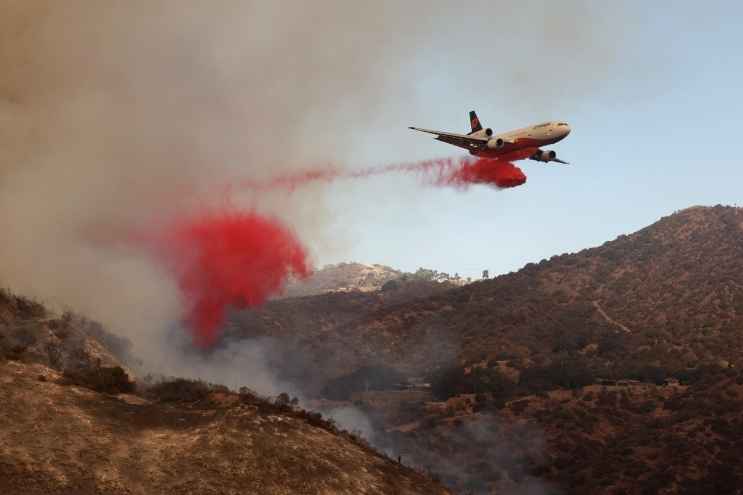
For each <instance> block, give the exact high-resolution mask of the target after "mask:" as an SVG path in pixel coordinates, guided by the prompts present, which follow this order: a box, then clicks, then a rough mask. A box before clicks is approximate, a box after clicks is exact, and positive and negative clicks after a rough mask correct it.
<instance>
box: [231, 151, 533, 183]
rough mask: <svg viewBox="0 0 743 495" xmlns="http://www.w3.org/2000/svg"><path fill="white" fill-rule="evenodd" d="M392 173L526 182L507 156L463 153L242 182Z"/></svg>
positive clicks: (455, 180)
mask: <svg viewBox="0 0 743 495" xmlns="http://www.w3.org/2000/svg"><path fill="white" fill-rule="evenodd" d="M517 158H523V157H520V156H519V157H517ZM391 173H401V174H416V175H418V176H420V177H421V179H422V181H423V182H424V183H426V184H429V185H433V186H439V187H445V186H454V187H457V188H467V187H469V186H470V185H472V184H486V185H491V186H494V187H496V188H507V187H516V186H520V185H522V184H524V183H525V182H526V175H524V172H522V171H521V169H520V168H518V167H517V166H516V165H514V164H513V163H511V162H510V161H508V160H507V159H488V158H478V159H476V160H473V159H471V158H470V157H462V158H440V159H435V160H426V161H422V162H414V163H396V164H391V165H382V166H378V167H369V168H365V169H361V170H351V171H346V170H342V169H339V168H336V167H332V166H329V167H324V168H315V169H308V170H304V171H299V172H295V173H292V174H286V175H278V176H275V177H272V178H269V179H267V180H263V181H253V180H245V181H242V182H241V183H240V187H242V188H245V189H251V190H254V191H258V192H271V191H277V190H285V191H294V190H296V189H298V188H300V187H302V186H306V185H309V184H312V183H317V182H325V183H330V182H335V181H338V180H341V179H345V180H349V179H357V180H358V179H366V178H369V177H373V176H376V175H385V174H391Z"/></svg>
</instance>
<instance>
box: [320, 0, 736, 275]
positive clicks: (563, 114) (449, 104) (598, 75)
mask: <svg viewBox="0 0 743 495" xmlns="http://www.w3.org/2000/svg"><path fill="white" fill-rule="evenodd" d="M527 4H528V5H530V6H531V7H533V10H534V12H540V7H539V6H538V5H537V3H535V2H527ZM589 5H592V6H593V7H592V8H590V11H591V13H592V19H593V23H594V27H593V29H592V30H591V31H590V32H589V33H588V34H586V33H583V34H582V35H581V37H580V38H579V39H571V37H573V36H575V33H574V31H575V28H574V26H571V25H565V24H562V21H560V20H558V21H557V23H556V24H549V21H547V24H546V25H545V19H544V18H543V17H549V16H548V15H546V14H545V15H544V16H541V17H540V15H541V14H536V16H535V17H530V16H529V15H524V16H516V17H513V18H512V22H513V26H512V27H511V29H509V30H508V32H507V33H505V34H504V33H503V32H502V31H498V30H497V29H496V30H493V31H492V32H491V33H488V32H487V30H488V23H489V21H488V17H487V16H485V17H481V18H479V19H477V20H473V19H471V18H467V17H452V18H451V21H450V22H451V25H450V26H448V28H447V30H446V31H445V32H444V33H441V35H440V36H436V34H434V35H433V36H432V39H431V41H430V43H431V48H430V50H425V49H423V50H419V51H418V52H417V53H416V54H415V57H414V58H413V59H411V60H410V64H412V65H413V66H415V68H416V69H415V70H416V74H417V76H418V77H419V80H417V81H416V83H415V95H414V98H415V100H416V104H417V107H416V108H415V113H410V114H407V115H404V116H403V118H402V119H401V120H393V119H390V120H385V119H384V118H377V119H376V120H375V121H374V122H373V125H372V126H371V130H370V131H369V132H368V133H366V135H364V136H361V137H358V138H357V139H358V143H357V149H358V153H357V155H356V156H355V157H354V163H357V164H377V163H387V162H391V161H393V162H394V161H405V160H412V159H417V158H430V157H439V156H446V155H455V154H458V153H460V152H459V151H458V150H457V149H456V148H453V147H448V146H447V145H445V144H443V143H439V142H436V141H434V140H432V139H430V138H428V137H427V136H425V135H420V134H417V133H414V132H413V131H408V130H407V126H408V125H417V126H422V127H428V128H436V129H442V130H451V131H464V130H466V129H467V125H468V124H467V118H466V113H467V111H468V110H470V109H476V110H477V111H478V113H479V116H480V119H481V120H482V121H483V122H484V124H485V125H486V126H489V127H493V128H494V129H495V130H496V132H498V131H503V130H508V129H511V128H515V127H521V126H523V125H527V124H531V123H537V122H540V121H544V120H566V121H568V122H570V124H571V125H572V129H573V131H572V134H571V135H570V136H569V137H568V138H567V139H566V140H564V141H563V142H560V143H557V144H556V145H553V146H552V147H551V148H552V149H555V150H557V152H558V156H559V157H561V158H563V159H565V160H567V161H569V162H571V165H569V166H562V165H555V164H549V165H545V164H540V163H536V162H530V161H525V162H520V164H522V165H521V167H522V169H523V170H524V172H525V173H526V175H527V177H528V181H527V183H526V184H525V185H524V186H522V187H519V188H516V189H512V190H505V191H495V190H492V189H489V188H487V187H483V186H478V187H473V188H472V189H470V190H469V191H466V192H458V191H452V190H442V189H431V188H421V187H418V186H417V182H416V179H415V178H411V177H404V176H392V177H386V178H383V179H375V180H373V181H370V182H368V183H364V184H363V185H355V186H353V187H349V186H348V185H347V184H338V185H336V186H333V187H332V188H330V192H331V193H332V196H331V197H332V198H333V200H332V201H333V204H334V205H335V208H336V210H335V213H336V222H335V224H334V225H335V226H334V228H335V231H336V232H337V234H338V238H339V239H350V240H351V241H350V242H349V249H348V250H347V251H343V252H340V253H333V255H331V256H323V255H322V254H320V256H319V261H320V262H336V261H341V260H357V261H361V262H366V263H383V264H389V265H392V266H394V267H397V268H402V269H406V270H414V269H416V268H417V267H419V266H425V267H432V268H437V269H440V270H444V271H449V272H451V273H454V272H459V273H460V274H466V275H469V276H479V275H480V273H481V270H482V269H485V268H487V269H489V270H490V272H491V274H493V273H503V272H508V271H511V270H514V269H517V268H519V267H521V266H523V265H524V264H525V263H528V262H531V261H539V260H540V259H542V258H548V257H550V256H552V255H554V254H560V253H563V252H573V251H577V250H580V249H583V248H585V247H591V246H595V245H599V244H602V243H603V242H605V241H607V240H611V239H613V238H615V237H616V236H617V235H619V234H622V233H629V232H631V231H634V230H637V229H638V228H642V227H643V226H645V225H648V224H650V223H652V222H654V221H656V220H658V219H659V218H660V217H661V216H665V215H667V214H670V213H672V212H673V211H674V210H677V209H681V208H685V207H687V206H691V205H695V204H704V205H714V204H717V203H722V204H736V203H738V202H743V192H741V191H742V187H743V180H742V179H743V171H741V167H742V166H743V151H742V150H741V148H740V146H739V143H740V136H741V126H743V120H742V119H741V115H743V103H741V94H740V91H741V88H743V72H742V71H741V67H742V66H743V51H742V50H741V49H740V18H741V15H742V14H743V7H741V4H739V3H737V2H706V3H705V4H704V7H703V8H699V7H700V5H699V3H697V2H680V1H679V2H673V4H672V5H673V8H669V6H670V4H667V3H666V4H663V5H664V6H662V5H661V4H653V5H651V4H649V3H645V2H621V3H620V5H619V6H616V5H615V6H614V7H613V8H612V9H608V8H604V7H599V5H602V3H600V2H596V3H593V4H589ZM603 5H606V4H605V3H604V4H603ZM531 7H530V8H531ZM468 11H471V10H470V9H468ZM532 13H533V12H532ZM491 15H493V16H495V15H497V12H492V13H491ZM577 22H581V21H577ZM473 29H476V30H478V33H477V40H479V41H482V40H485V41H486V43H485V44H478V45H477V46H472V45H470V44H468V43H467V39H468V36H469V35H468V32H470V30H473ZM543 30H544V31H546V33H545V32H543ZM607 36H610V37H611V40H610V42H609V43H608V46H607ZM594 37H595V39H596V40H597V41H595V42H596V43H602V44H604V46H603V47H601V48H600V49H597V47H596V46H595V45H594ZM535 40H536V41H535ZM566 40H567V41H566ZM553 42H554V46H552V48H549V49H548V55H549V59H546V58H545V54H544V53H541V54H540V53H537V52H536V51H539V50H540V49H543V48H544V44H545V43H547V44H550V43H553ZM562 47H564V48H565V51H564V53H563V52H561V48H562ZM535 50H536V51H535ZM592 50H593V53H592V54H591V56H590V57H589V56H587V55H586V52H587V51H588V52H590V51H592ZM602 55H605V56H606V59H605V60H596V59H595V57H601V56H602ZM501 60H502V62H501ZM530 60H535V61H536V62H538V63H544V64H546V66H543V67H546V70H542V69H540V67H539V66H530V62H529V61H530ZM576 60H578V62H576ZM515 61H516V62H515ZM576 64H580V66H579V67H578V69H579V70H576ZM561 67H563V68H564V70H561ZM571 69H573V70H571ZM520 87H523V91H521V90H520ZM563 94H564V95H565V96H564V97H563ZM398 104H404V103H402V102H399V101H395V100H394V99H391V100H388V101H383V102H381V103H379V105H380V106H381V107H382V110H385V109H386V108H387V107H394V106H396V105H398ZM375 110H377V111H379V110H380V109H379V108H376V109H375ZM380 113H381V115H382V116H384V115H385V112H384V111H381V112H380ZM390 113H391V114H394V112H390ZM355 118H359V119H364V115H357V116H355ZM349 124H351V123H349ZM367 125H368V123H367Z"/></svg>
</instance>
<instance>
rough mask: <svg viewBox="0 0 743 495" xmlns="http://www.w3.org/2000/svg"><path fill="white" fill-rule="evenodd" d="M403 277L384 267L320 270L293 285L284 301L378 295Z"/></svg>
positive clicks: (343, 266) (345, 265) (348, 265)
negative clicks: (347, 294)
mask: <svg viewBox="0 0 743 495" xmlns="http://www.w3.org/2000/svg"><path fill="white" fill-rule="evenodd" d="M402 275H403V273H402V272H401V271H399V270H395V269H394V268H390V267H388V266H384V265H364V264H362V263H338V264H335V265H326V266H324V267H322V268H321V269H319V270H316V271H315V272H314V273H313V274H312V275H311V276H310V277H309V278H308V279H307V280H295V281H292V282H291V283H290V284H289V285H288V286H287V288H286V291H285V293H284V294H283V296H282V297H302V296H313V295H318V294H324V293H326V292H347V291H352V290H355V291H362V292H368V291H375V290H379V289H381V288H382V286H383V285H384V284H385V283H387V282H389V281H390V280H395V279H398V278H400V277H401V276H402Z"/></svg>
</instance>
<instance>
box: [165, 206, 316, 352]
mask: <svg viewBox="0 0 743 495" xmlns="http://www.w3.org/2000/svg"><path fill="white" fill-rule="evenodd" d="M157 237H158V241H157V242H158V246H157V248H158V249H157V250H158V252H159V254H160V255H161V256H162V257H163V259H164V260H165V263H166V264H167V266H168V268H169V269H170V270H171V271H172V272H173V273H174V275H175V276H176V277H177V280H178V285H179V287H180V289H181V291H182V293H183V296H184V298H185V300H186V303H187V305H188V307H187V314H186V320H187V322H188V325H189V327H190V329H191V331H192V332H193V337H194V343H195V344H196V345H198V346H201V347H209V346H211V345H213V344H214V343H215V341H216V340H217V338H218V337H219V332H220V328H221V326H222V324H223V323H224V319H225V312H226V310H227V308H228V307H234V308H248V307H255V306H258V305H261V304H263V303H264V302H266V300H267V299H268V298H269V297H270V296H272V295H274V294H277V293H279V292H281V290H282V289H283V287H284V284H285V282H286V280H287V278H288V277H289V276H290V275H294V276H296V277H298V278H305V277H307V276H308V275H309V274H310V268H309V266H308V264H307V254H306V251H305V249H304V247H302V245H301V244H300V243H299V241H298V240H297V238H296V237H295V236H294V234H293V233H292V232H291V231H290V230H288V229H287V228H286V227H284V226H283V225H282V224H280V223H279V222H278V221H276V220H274V219H270V218H266V217H262V216H260V215H258V214H256V213H254V212H234V211H230V212H220V213H208V214H200V215H195V216H191V217H184V218H181V219H178V220H177V221H175V222H174V223H172V224H171V225H170V227H169V228H167V229H166V231H165V232H163V234H162V235H159V236H157Z"/></svg>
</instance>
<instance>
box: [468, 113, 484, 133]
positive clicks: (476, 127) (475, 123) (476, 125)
mask: <svg viewBox="0 0 743 495" xmlns="http://www.w3.org/2000/svg"><path fill="white" fill-rule="evenodd" d="M470 126H471V127H472V132H470V134H473V133H475V132H477V131H481V130H482V126H481V125H480V119H478V118H477V114H476V113H475V111H474V110H472V111H471V112H470Z"/></svg>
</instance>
